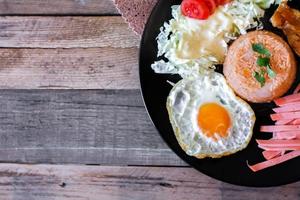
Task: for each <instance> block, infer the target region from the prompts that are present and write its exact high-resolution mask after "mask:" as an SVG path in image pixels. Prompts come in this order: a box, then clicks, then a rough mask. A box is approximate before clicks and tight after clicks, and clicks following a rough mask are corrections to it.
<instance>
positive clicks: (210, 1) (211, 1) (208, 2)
mask: <svg viewBox="0 0 300 200" xmlns="http://www.w3.org/2000/svg"><path fill="white" fill-rule="evenodd" d="M200 1H201V0H200ZM203 1H204V2H205V4H206V5H207V7H208V9H209V11H210V14H212V13H214V12H215V9H216V8H217V4H216V2H215V0H203Z"/></svg>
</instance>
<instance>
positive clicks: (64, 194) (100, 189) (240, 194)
mask: <svg viewBox="0 0 300 200" xmlns="http://www.w3.org/2000/svg"><path fill="white" fill-rule="evenodd" d="M0 177H1V178H0V194H1V197H5V199H6V200H12V199H13V200H23V199H32V200H35V199H41V198H43V199H45V198H46V199H64V200H68V199H70V200H77V199H78V200H79V199H91V200H92V199H101V200H140V199H143V200H161V199H165V200H168V199H172V200H182V199H190V200H193V199H195V200H196V199H197V200H198V199H206V200H241V199H256V200H266V199H270V198H271V199H272V200H283V199H284V200H295V199H299V186H300V182H298V183H294V184H291V185H286V186H282V187H276V188H263V189H262V188H245V187H239V186H233V185H229V184H226V183H221V182H219V181H216V180H213V179H211V178H209V177H207V176H204V175H202V174H201V173H199V172H196V171H195V170H194V169H191V168H167V167H165V168H163V167H160V168H156V167H108V166H107V167H104V166H55V165H54V166H53V165H52V166H51V165H15V164H0Z"/></svg>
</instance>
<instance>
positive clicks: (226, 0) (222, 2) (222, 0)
mask: <svg viewBox="0 0 300 200" xmlns="http://www.w3.org/2000/svg"><path fill="white" fill-rule="evenodd" d="M229 2H231V0H220V5H225V4H227V3H229Z"/></svg>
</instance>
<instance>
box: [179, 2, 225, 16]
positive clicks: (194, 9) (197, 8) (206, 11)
mask: <svg viewBox="0 0 300 200" xmlns="http://www.w3.org/2000/svg"><path fill="white" fill-rule="evenodd" d="M228 2H229V1H228V0H183V1H182V3H181V12H182V14H183V15H184V16H187V17H190V18H194V19H200V20H205V19H207V18H208V17H209V16H210V15H212V14H213V13H214V12H215V9H216V8H217V7H218V6H219V5H225V4H226V3H228Z"/></svg>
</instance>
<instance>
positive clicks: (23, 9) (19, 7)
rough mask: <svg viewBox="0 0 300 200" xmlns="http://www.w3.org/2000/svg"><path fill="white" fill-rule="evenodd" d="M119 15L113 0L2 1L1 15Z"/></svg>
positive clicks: (0, 0)
mask: <svg viewBox="0 0 300 200" xmlns="http://www.w3.org/2000/svg"><path fill="white" fill-rule="evenodd" d="M105 14H118V11H117V10H116V8H115V6H114V4H113V1H112V0H0V15H105Z"/></svg>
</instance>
